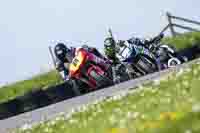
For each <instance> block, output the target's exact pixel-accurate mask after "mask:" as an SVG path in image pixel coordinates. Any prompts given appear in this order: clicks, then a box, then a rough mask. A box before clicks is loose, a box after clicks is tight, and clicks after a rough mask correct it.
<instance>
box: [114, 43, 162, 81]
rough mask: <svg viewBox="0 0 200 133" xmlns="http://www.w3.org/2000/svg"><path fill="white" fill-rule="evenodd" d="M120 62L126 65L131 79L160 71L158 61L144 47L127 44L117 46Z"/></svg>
mask: <svg viewBox="0 0 200 133" xmlns="http://www.w3.org/2000/svg"><path fill="white" fill-rule="evenodd" d="M119 47H120V50H119V51H120V52H119V53H118V55H119V56H121V57H120V58H121V61H122V62H123V64H126V67H127V69H128V73H129V75H130V77H131V78H135V77H139V76H143V75H146V74H149V73H153V72H156V71H159V70H161V64H160V61H159V59H157V58H156V57H155V55H154V54H153V53H152V52H151V51H150V50H149V49H148V48H145V47H144V46H141V45H135V44H129V43H127V42H126V44H125V43H124V45H121V46H119Z"/></svg>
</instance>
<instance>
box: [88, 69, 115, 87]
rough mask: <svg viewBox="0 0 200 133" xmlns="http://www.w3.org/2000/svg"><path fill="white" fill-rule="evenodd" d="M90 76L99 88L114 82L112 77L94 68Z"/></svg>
mask: <svg viewBox="0 0 200 133" xmlns="http://www.w3.org/2000/svg"><path fill="white" fill-rule="evenodd" d="M90 76H91V77H92V78H94V80H95V81H96V83H97V88H102V87H107V86H109V85H112V84H113V81H112V80H111V79H109V78H108V77H106V76H105V75H101V74H99V73H97V72H96V71H95V70H92V71H91V72H90Z"/></svg>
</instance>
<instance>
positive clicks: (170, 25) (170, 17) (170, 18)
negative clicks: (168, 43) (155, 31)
mask: <svg viewBox="0 0 200 133" xmlns="http://www.w3.org/2000/svg"><path fill="white" fill-rule="evenodd" d="M166 16H167V20H168V25H167V26H165V27H164V29H163V30H162V31H161V33H163V32H165V31H166V30H168V29H169V30H170V32H171V35H172V36H176V35H178V34H181V33H179V32H176V31H175V28H180V29H185V30H188V31H195V32H200V30H198V29H196V28H192V27H191V26H183V25H180V24H176V23H174V22H173V21H175V20H179V21H182V22H185V23H189V24H195V25H198V26H200V22H198V21H194V20H190V19H186V18H182V17H177V16H173V15H172V14H170V13H169V12H167V13H166Z"/></svg>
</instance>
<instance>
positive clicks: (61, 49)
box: [54, 43, 69, 61]
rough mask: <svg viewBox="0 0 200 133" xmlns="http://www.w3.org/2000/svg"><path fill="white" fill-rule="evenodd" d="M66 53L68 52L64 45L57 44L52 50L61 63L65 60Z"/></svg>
mask: <svg viewBox="0 0 200 133" xmlns="http://www.w3.org/2000/svg"><path fill="white" fill-rule="evenodd" d="M68 51H69V49H68V48H67V46H66V45H65V44H64V43H57V44H56V46H55V48H54V53H55V55H56V57H57V58H58V59H59V60H61V61H64V60H66V59H65V58H66V55H67V53H68Z"/></svg>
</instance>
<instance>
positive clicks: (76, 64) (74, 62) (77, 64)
mask: <svg viewBox="0 0 200 133" xmlns="http://www.w3.org/2000/svg"><path fill="white" fill-rule="evenodd" d="M82 62H83V56H82V54H81V53H78V55H77V56H76V57H75V58H74V59H73V60H72V63H71V64H70V70H72V71H77V70H78V69H79V67H80V65H81V64H82Z"/></svg>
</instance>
